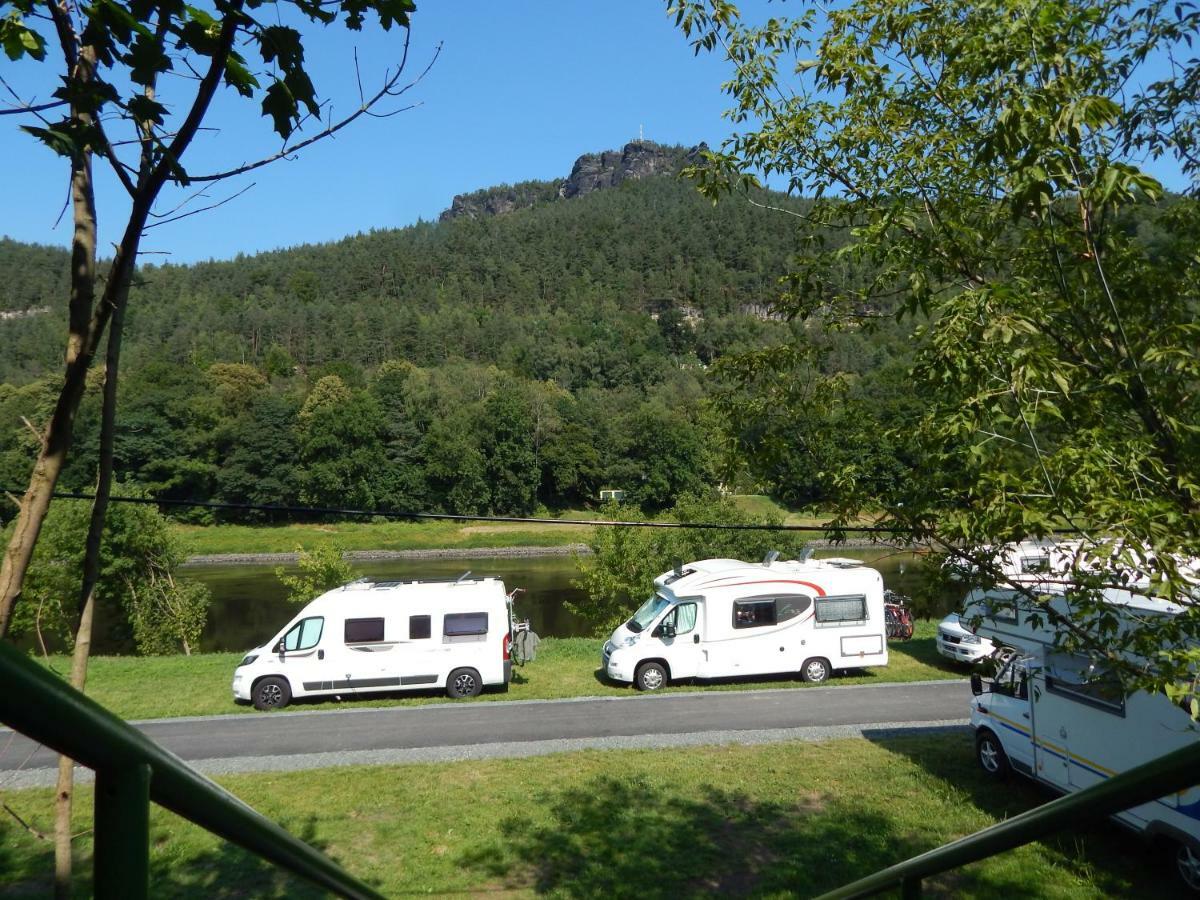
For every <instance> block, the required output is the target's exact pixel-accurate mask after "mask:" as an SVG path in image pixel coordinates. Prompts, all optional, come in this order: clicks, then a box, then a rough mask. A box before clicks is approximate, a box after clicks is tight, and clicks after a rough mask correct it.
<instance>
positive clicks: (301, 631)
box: [272, 616, 329, 694]
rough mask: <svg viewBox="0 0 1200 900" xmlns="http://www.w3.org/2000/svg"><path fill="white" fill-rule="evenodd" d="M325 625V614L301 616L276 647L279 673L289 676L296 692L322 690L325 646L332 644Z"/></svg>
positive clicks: (293, 691)
mask: <svg viewBox="0 0 1200 900" xmlns="http://www.w3.org/2000/svg"><path fill="white" fill-rule="evenodd" d="M325 625H326V623H325V617H324V616H308V617H307V618H304V619H301V620H300V621H299V622H297V623H296V624H295V625H293V626H292V627H291V628H289V629H288V630H287V631H286V632H284V635H283V637H281V638H280V639H279V643H278V644H277V645H276V646H275V647H274V648H272V652H274V653H275V654H276V657H277V659H278V662H279V672H280V674H282V675H284V676H285V677H286V678H287V680H288V683H289V684H290V685H291V688H292V693H293V694H304V693H311V692H313V691H320V690H322V687H321V681H322V678H323V675H322V673H323V672H324V671H325V645H326V644H328V643H329V640H328V635H327V634H326V632H327V630H328V629H327V628H326V627H325ZM325 677H327V676H325Z"/></svg>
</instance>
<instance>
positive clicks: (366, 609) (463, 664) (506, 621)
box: [233, 573, 512, 709]
mask: <svg viewBox="0 0 1200 900" xmlns="http://www.w3.org/2000/svg"><path fill="white" fill-rule="evenodd" d="M469 574H470V573H468V575H469ZM511 637H512V606H511V600H510V597H509V595H508V594H506V593H505V590H504V584H503V583H502V582H500V581H499V580H497V579H495V578H479V579H470V578H468V577H467V575H464V576H463V577H462V578H459V579H458V580H457V581H452V582H447V581H412V582H399V581H385V582H369V581H355V582H351V583H350V584H347V585H343V586H342V587H340V588H336V589H334V590H332V591H329V592H327V593H325V594H322V595H321V596H320V597H317V598H316V599H315V600H313V601H312V602H311V603H309V604H308V605H307V606H305V607H304V609H302V610H301V611H300V612H299V613H298V614H297V615H296V617H295V618H293V619H292V620H291V621H290V622H288V624H287V625H285V626H284V627H283V629H282V630H281V631H280V632H279V633H278V634H276V635H275V636H274V637H273V638H271V639H270V640H269V641H267V642H266V643H265V644H263V645H262V646H261V647H256V648H255V649H253V650H251V651H250V652H249V653H248V654H246V657H245V658H244V659H243V660H242V661H241V662H240V663H238V666H237V669H236V670H235V671H234V674H233V696H234V698H235V699H236V700H240V701H243V702H245V701H251V702H253V703H254V705H255V706H256V707H257V708H258V709H278V708H280V707H283V706H286V705H287V704H288V703H289V701H290V700H291V699H292V698H293V697H313V696H334V695H338V696H355V695H359V694H364V693H368V692H377V691H402V690H419V689H423V688H425V689H428V688H444V689H445V691H446V693H447V694H448V695H449V696H450V697H452V698H456V699H457V698H463V697H474V696H476V695H477V694H478V693H479V692H480V690H482V689H483V687H484V686H486V685H507V684H508V682H509V678H510V677H511V674H512V662H511V657H510V647H511Z"/></svg>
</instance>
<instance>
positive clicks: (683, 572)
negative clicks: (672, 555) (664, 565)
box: [663, 566, 696, 584]
mask: <svg viewBox="0 0 1200 900" xmlns="http://www.w3.org/2000/svg"><path fill="white" fill-rule="evenodd" d="M695 571H696V570H695V569H685V568H683V567H682V566H680V567H677V568H676V569H675V571H673V572H672V573H671V574H670V575H668V576H667V577H666V578H664V579H663V584H674V583H675V582H676V581H678V580H679V579H680V578H687V577H688V576H689V575H691V574H692V573H693V572H695Z"/></svg>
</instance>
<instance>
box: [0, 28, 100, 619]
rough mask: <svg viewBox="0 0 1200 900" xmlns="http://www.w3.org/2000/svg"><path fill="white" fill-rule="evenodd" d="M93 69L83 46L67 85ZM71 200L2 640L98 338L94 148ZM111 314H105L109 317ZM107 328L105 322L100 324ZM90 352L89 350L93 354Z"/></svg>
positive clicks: (83, 155) (2, 581) (0, 596)
mask: <svg viewBox="0 0 1200 900" xmlns="http://www.w3.org/2000/svg"><path fill="white" fill-rule="evenodd" d="M94 73H95V54H94V53H93V52H92V50H91V48H90V47H85V48H83V50H82V52H80V53H79V56H78V58H77V59H76V60H75V63H74V66H72V67H71V68H70V69H69V70H68V72H67V82H68V84H71V83H76V84H81V85H86V84H88V83H90V82H91V81H92V77H93V75H94ZM71 117H72V119H75V120H76V121H78V122H79V123H80V124H81V125H84V126H90V125H91V124H92V115H91V113H89V112H86V111H84V110H82V109H80V108H78V107H75V106H72V109H71ZM71 203H72V207H73V216H74V220H75V232H74V236H73V237H72V239H71V303H70V314H69V315H70V325H69V334H68V337H67V353H66V364H67V366H66V376H65V378H64V381H63V386H62V390H61V391H60V392H59V395H58V402H57V403H56V404H55V406H54V413H53V415H52V416H51V417H50V424H49V426H48V427H47V429H46V433H45V435H44V436H43V438H42V446H41V449H40V450H39V452H38V458H37V462H36V463H35V464H34V467H33V473H32V474H31V475H30V477H29V488H28V490H26V491H25V496H24V497H22V498H21V504H20V509H19V511H18V512H17V519H16V522H15V523H14V525H13V532H12V537H11V538H9V541H8V546H7V547H6V548H5V551H4V561H3V562H2V563H0V638H2V637H4V635H5V634H7V633H8V626H9V622H10V620H11V618H12V610H13V606H15V605H16V603H17V600H18V599H19V598H20V596H21V589H22V587H23V586H24V584H25V571H26V569H28V568H29V560H30V559H32V558H33V548H34V547H35V546H36V544H37V539H38V535H39V534H40V533H41V531H42V523H43V522H44V521H45V520H46V511H47V510H48V509H49V508H50V498H51V496H53V494H54V486H55V485H56V484H57V483H58V476H59V475H60V474H61V473H62V470H63V466H64V465H65V464H66V462H67V450H68V449H69V448H70V446H71V432H72V430H73V428H74V426H75V412H76V410H78V409H79V401H80V399H81V398H82V397H83V389H84V386H85V385H86V382H87V370H88V366H89V365H90V364H91V361H92V354H93V353H95V346H96V340H95V339H96V336H95V335H94V334H93V333H92V332H93V328H94V325H95V320H96V316H95V315H93V310H92V308H93V305H94V301H95V297H96V196H95V189H94V185H93V183H92V150H91V148H90V147H89V148H84V149H83V150H81V151H80V152H79V153H78V154H77V155H76V156H74V157H73V158H72V160H71ZM105 318H107V314H106V316H105ZM100 327H101V329H103V327H104V326H103V324H101V326H100ZM89 350H90V352H89Z"/></svg>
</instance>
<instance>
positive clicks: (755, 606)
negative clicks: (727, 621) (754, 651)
mask: <svg viewBox="0 0 1200 900" xmlns="http://www.w3.org/2000/svg"><path fill="white" fill-rule="evenodd" d="M774 624H775V601H774V600H735V601H734V602H733V627H734V628H761V627H762V626H763V625H774Z"/></svg>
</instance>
